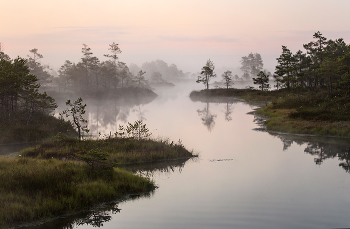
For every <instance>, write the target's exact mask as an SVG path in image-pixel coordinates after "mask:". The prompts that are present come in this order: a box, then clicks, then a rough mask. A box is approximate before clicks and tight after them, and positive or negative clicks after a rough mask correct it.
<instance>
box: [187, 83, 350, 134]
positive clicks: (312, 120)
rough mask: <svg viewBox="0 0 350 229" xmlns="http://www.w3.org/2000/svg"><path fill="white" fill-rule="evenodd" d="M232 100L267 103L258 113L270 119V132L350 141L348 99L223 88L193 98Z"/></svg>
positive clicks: (207, 91)
mask: <svg viewBox="0 0 350 229" xmlns="http://www.w3.org/2000/svg"><path fill="white" fill-rule="evenodd" d="M230 97H231V98H233V97H236V98H240V99H244V100H245V101H263V102H264V103H265V106H263V107H262V108H260V109H258V110H256V113H257V114H260V115H264V116H265V117H267V119H266V121H265V122H264V123H265V125H266V129H267V130H268V131H280V132H286V133H296V134H312V135H320V136H336V137H350V115H349V111H348V110H347V109H343V110H339V109H338V108H339V107H345V108H346V107H347V105H349V106H350V104H349V103H350V102H349V101H347V98H328V97H326V96H324V95H323V94H322V92H318V93H315V92H309V93H305V94H303V95H298V94H295V93H291V92H289V91H288V90H286V89H282V90H275V91H261V90H254V89H235V88H229V89H222V88H219V89H209V90H201V91H192V92H191V94H190V98H191V100H193V101H202V102H210V101H214V100H216V101H217V100H219V99H222V98H230ZM315 104H316V105H317V106H316V105H315Z"/></svg>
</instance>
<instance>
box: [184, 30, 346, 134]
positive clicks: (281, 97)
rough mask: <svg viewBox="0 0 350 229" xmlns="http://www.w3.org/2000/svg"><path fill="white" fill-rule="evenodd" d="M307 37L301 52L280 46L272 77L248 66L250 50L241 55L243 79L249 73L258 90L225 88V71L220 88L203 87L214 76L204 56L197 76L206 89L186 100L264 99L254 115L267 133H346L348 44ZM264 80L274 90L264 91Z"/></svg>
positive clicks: (227, 77)
mask: <svg viewBox="0 0 350 229" xmlns="http://www.w3.org/2000/svg"><path fill="white" fill-rule="evenodd" d="M313 38H314V39H315V41H311V42H309V43H308V44H304V45H303V47H304V48H305V49H306V51H307V53H303V52H302V51H300V50H299V51H298V52H296V53H295V54H293V53H292V52H291V51H290V50H289V49H288V48H287V47H286V46H282V54H281V55H280V57H279V58H277V62H278V65H277V66H276V70H275V72H274V74H273V75H272V74H271V73H269V72H268V71H267V70H263V69H262V64H249V59H253V58H254V55H253V54H250V55H249V56H250V57H249V56H248V57H243V58H242V61H241V63H242V68H241V69H242V71H244V77H247V76H249V74H252V76H253V78H252V80H253V81H252V82H253V83H254V84H255V85H258V89H254V88H252V87H249V88H246V89H234V88H230V86H232V84H233V80H232V74H231V72H230V71H226V72H225V73H224V74H223V75H222V78H223V85H224V86H225V88H217V89H209V81H210V79H211V78H213V77H215V76H216V75H215V73H214V64H213V62H212V61H210V60H208V61H207V63H206V65H205V66H204V67H203V68H202V71H201V75H200V76H198V80H197V82H198V83H203V84H204V85H205V87H206V89H204V90H202V91H193V92H192V93H191V94H190V98H191V99H192V100H193V101H204V102H207V101H213V100H214V98H218V97H221V98H222V97H240V98H242V99H244V100H246V101H264V102H265V103H264V105H265V106H263V107H262V108H261V109H258V110H257V111H256V114H259V115H263V116H264V117H266V119H267V120H266V121H265V124H266V128H267V130H268V131H278V132H288V133H297V134H311V135H324V136H338V137H350V46H349V45H347V44H346V43H345V42H344V40H343V39H342V38H339V39H336V40H328V39H326V38H325V37H323V36H322V34H321V33H320V32H317V33H315V34H314V36H313ZM256 59H258V58H255V60H256ZM255 63H256V61H255ZM261 63H262V62H261ZM270 79H273V80H274V88H275V90H270V89H271V86H270V83H269V81H270Z"/></svg>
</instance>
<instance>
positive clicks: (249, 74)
mask: <svg viewBox="0 0 350 229" xmlns="http://www.w3.org/2000/svg"><path fill="white" fill-rule="evenodd" d="M263 67H264V63H263V61H262V58H261V55H260V54H259V53H254V54H253V53H250V54H248V56H243V57H242V59H241V68H240V69H241V70H242V72H243V75H242V79H243V80H252V78H253V77H255V76H257V75H258V74H259V72H260V71H262V70H263Z"/></svg>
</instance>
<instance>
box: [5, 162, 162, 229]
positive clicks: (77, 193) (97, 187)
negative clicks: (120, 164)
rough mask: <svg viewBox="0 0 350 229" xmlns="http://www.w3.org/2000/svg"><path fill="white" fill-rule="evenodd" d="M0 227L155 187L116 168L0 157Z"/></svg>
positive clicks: (57, 213)
mask: <svg viewBox="0 0 350 229" xmlns="http://www.w3.org/2000/svg"><path fill="white" fill-rule="evenodd" d="M0 181H1V185H0V206H1V209H0V226H6V225H10V224H15V223H23V222H31V221H35V220H42V219H46V218H51V217H53V216H57V215H60V214H66V213H72V212H76V211H78V210H81V209H86V208H88V207H90V206H92V205H94V204H96V203H98V202H101V201H107V200H112V199H116V198H120V197H122V196H123V195H125V194H127V193H140V192H147V191H150V190H152V189H154V188H155V186H154V183H153V182H152V181H150V180H149V179H146V178H143V177H139V176H136V175H134V174H131V173H129V172H126V171H124V170H121V169H118V168H111V167H109V168H104V169H100V170H91V168H89V166H88V165H87V164H86V163H83V162H79V161H59V160H57V159H49V160H42V159H34V158H28V157H18V158H0Z"/></svg>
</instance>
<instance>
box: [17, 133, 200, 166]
mask: <svg viewBox="0 0 350 229" xmlns="http://www.w3.org/2000/svg"><path fill="white" fill-rule="evenodd" d="M92 149H93V150H95V149H98V150H99V151H101V152H104V153H106V154H108V155H109V156H108V157H107V159H108V161H109V162H110V163H113V164H115V165H122V164H133V163H142V162H154V161H161V160H170V159H177V158H189V157H194V156H195V155H193V154H192V153H191V152H189V151H188V150H187V149H185V148H184V147H183V146H182V144H180V143H179V144H173V143H169V141H167V140H152V139H140V140H136V139H134V138H111V139H100V140H83V141H78V140H76V139H65V140H57V141H50V142H46V143H43V144H41V145H39V146H36V147H32V148H29V149H26V150H23V151H22V152H21V153H20V154H21V155H22V156H24V157H35V158H41V159H50V158H56V159H74V158H75V156H76V155H84V154H86V153H87V152H89V151H90V150H92Z"/></svg>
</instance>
